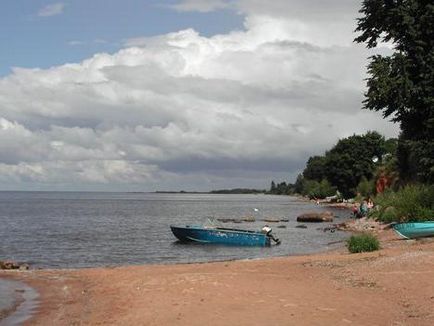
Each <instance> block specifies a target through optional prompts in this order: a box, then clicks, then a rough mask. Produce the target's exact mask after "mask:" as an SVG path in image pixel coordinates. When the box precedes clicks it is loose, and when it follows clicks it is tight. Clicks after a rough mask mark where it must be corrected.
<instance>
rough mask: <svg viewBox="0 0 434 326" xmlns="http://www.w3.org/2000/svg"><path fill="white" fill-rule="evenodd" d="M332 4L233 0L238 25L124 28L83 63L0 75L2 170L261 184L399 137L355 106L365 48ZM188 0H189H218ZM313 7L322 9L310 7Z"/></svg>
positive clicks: (17, 174)
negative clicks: (351, 148) (357, 142)
mask: <svg viewBox="0 0 434 326" xmlns="http://www.w3.org/2000/svg"><path fill="white" fill-rule="evenodd" d="M343 2H344V1H339V0H333V1H332V2H331V3H330V6H331V7H332V8H333V5H334V4H336V8H340V9H339V10H341V11H342V12H338V13H336V12H335V11H333V10H332V9H329V8H326V7H324V4H322V2H321V1H317V3H316V4H317V5H318V6H319V8H320V9H318V8H316V9H315V8H313V9H312V10H313V12H310V13H309V14H307V17H308V18H307V19H306V20H302V19H301V18H300V15H301V14H300V13H301V12H302V9H303V8H305V7H306V5H304V4H301V3H299V2H297V1H289V2H286V1H277V0H276V1H273V2H272V4H270V5H269V6H265V5H264V2H262V1H258V0H257V1H253V0H251V1H248V0H245V1H239V2H237V3H236V5H237V6H238V10H243V12H244V13H245V14H246V20H245V30H243V31H233V32H231V33H228V34H225V35H216V36H213V37H204V36H201V35H200V34H199V33H197V32H196V31H194V30H192V29H187V30H183V31H178V32H174V33H169V34H166V35H160V36H156V37H147V38H135V39H131V40H128V41H127V42H126V44H125V48H124V49H122V50H120V51H118V52H117V53H114V54H106V53H99V54H96V55H94V56H93V57H91V58H89V59H87V60H84V61H83V62H80V63H75V64H66V65H63V66H58V67H53V68H51V69H22V68H15V69H14V71H13V73H12V74H11V75H9V76H7V77H5V78H3V79H0V181H2V183H3V184H5V183H9V184H16V185H17V187H18V186H19V185H20V184H25V183H26V184H27V183H34V184H39V185H41V187H44V186H46V187H49V186H52V185H58V184H61V185H64V187H65V188H74V189H76V188H80V187H81V188H83V185H89V184H91V185H98V184H100V185H105V186H106V187H112V186H113V185H116V187H117V188H116V189H127V190H132V189H134V190H156V189H186V190H210V189H215V188H224V187H238V186H246V187H268V183H269V181H271V179H275V180H279V179H285V180H291V179H294V178H295V176H296V175H297V173H299V172H300V169H301V168H303V166H304V164H305V162H306V160H307V158H308V157H309V156H310V155H315V154H322V153H323V152H324V150H326V149H327V148H329V147H330V146H331V145H332V144H334V143H335V142H336V141H337V139H338V138H341V137H346V136H349V135H352V134H353V133H363V132H366V131H367V130H378V131H380V132H382V133H384V134H386V135H387V136H394V135H396V132H397V127H396V126H394V125H392V124H390V123H388V122H387V121H384V120H382V119H381V117H380V116H379V115H378V114H376V113H372V112H368V111H362V110H360V107H361V101H362V92H363V88H364V82H363V78H365V64H366V57H367V56H368V55H369V53H367V52H366V51H365V50H364V49H363V47H361V46H356V45H354V44H353V43H352V37H353V36H350V37H349V36H348V35H350V34H351V32H348V31H347V29H350V30H351V28H352V25H351V24H352V22H350V23H348V22H349V21H350V20H351V19H353V18H351V19H350V18H349V17H354V12H352V11H351V14H350V13H349V11H350V9H351V10H352V9H353V8H352V6H353V5H354V3H352V2H351V1H350V3H351V5H346V4H343ZM187 3H195V4H196V5H197V8H196V10H200V5H202V4H204V5H205V4H207V5H210V6H211V5H216V4H218V3H228V2H222V1H218V2H215V1H211V2H210V1H206V2H205V1H195V2H192V1H189V2H183V3H182V4H184V5H185V4H187ZM291 5H294V6H291ZM341 5H342V6H343V8H341V7H340V6H341ZM291 8H292V10H289V9H291ZM284 9H285V10H286V11H288V10H289V12H290V13H288V14H282V11H284ZM322 10H324V13H325V14H326V15H330V17H328V18H327V19H326V18H320V16H318V15H317V14H316V12H320V11H322ZM339 14H342V17H343V18H342V19H347V23H346V24H347V25H348V24H349V25H348V26H346V29H345V32H342V33H339V32H338V29H341V28H342V26H339V24H337V25H336V26H335V25H333V24H331V22H332V21H333V20H335V19H336V17H337V16H336V15H339ZM347 16H348V18H346V17H347ZM329 23H330V24H331V25H330V24H329ZM322 24H324V25H323V26H322ZM321 26H322V28H321ZM328 32H333V33H335V35H334V36H333V39H334V41H331V39H330V38H327V37H326V36H325V35H326V34H327V33H328ZM347 33H348V35H347ZM328 37H332V36H328ZM291 181H292V180H291ZM106 189H107V188H106ZM110 189H112V188H110Z"/></svg>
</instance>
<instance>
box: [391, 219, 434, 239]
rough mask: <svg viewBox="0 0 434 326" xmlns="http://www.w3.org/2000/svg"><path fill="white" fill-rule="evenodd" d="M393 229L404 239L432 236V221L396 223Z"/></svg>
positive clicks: (433, 222)
mask: <svg viewBox="0 0 434 326" xmlns="http://www.w3.org/2000/svg"><path fill="white" fill-rule="evenodd" d="M393 230H394V231H395V232H396V233H397V234H398V235H399V236H401V237H403V238H405V239H415V238H423V237H434V221H428V222H411V223H398V224H395V225H393Z"/></svg>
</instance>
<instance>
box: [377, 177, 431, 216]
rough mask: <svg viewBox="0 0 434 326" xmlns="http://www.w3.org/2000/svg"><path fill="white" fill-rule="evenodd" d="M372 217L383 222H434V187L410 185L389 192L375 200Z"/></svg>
mask: <svg viewBox="0 0 434 326" xmlns="http://www.w3.org/2000/svg"><path fill="white" fill-rule="evenodd" d="M374 201H375V204H376V206H377V207H376V209H375V210H374V211H373V213H372V214H371V216H373V217H376V218H377V219H379V220H380V221H383V222H387V223H390V222H417V221H419V222H421V221H431V220H434V185H430V186H427V185H408V186H406V187H404V188H402V189H400V190H398V191H396V192H394V191H391V190H388V191H385V192H384V193H383V194H380V195H377V197H376V198H375V200H374Z"/></svg>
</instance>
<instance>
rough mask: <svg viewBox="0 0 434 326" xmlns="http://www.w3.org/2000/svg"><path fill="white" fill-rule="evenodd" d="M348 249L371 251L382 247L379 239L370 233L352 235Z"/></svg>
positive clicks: (356, 251) (350, 250)
mask: <svg viewBox="0 0 434 326" xmlns="http://www.w3.org/2000/svg"><path fill="white" fill-rule="evenodd" d="M347 247H348V251H349V252H351V253H358V252H370V251H375V250H378V249H380V242H379V241H378V239H377V238H376V237H375V236H374V235H372V234H369V233H363V234H358V235H352V236H351V238H349V239H348V240H347Z"/></svg>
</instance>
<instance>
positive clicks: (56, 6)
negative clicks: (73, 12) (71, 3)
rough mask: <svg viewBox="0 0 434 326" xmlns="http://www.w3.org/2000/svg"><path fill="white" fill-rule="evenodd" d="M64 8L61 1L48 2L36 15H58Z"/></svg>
mask: <svg viewBox="0 0 434 326" xmlns="http://www.w3.org/2000/svg"><path fill="white" fill-rule="evenodd" d="M64 8H65V4H64V3H62V2H57V3H53V4H49V5H47V6H45V7H44V8H41V9H40V10H39V11H38V16H39V17H51V16H56V15H60V14H62V13H63V10H64Z"/></svg>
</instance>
